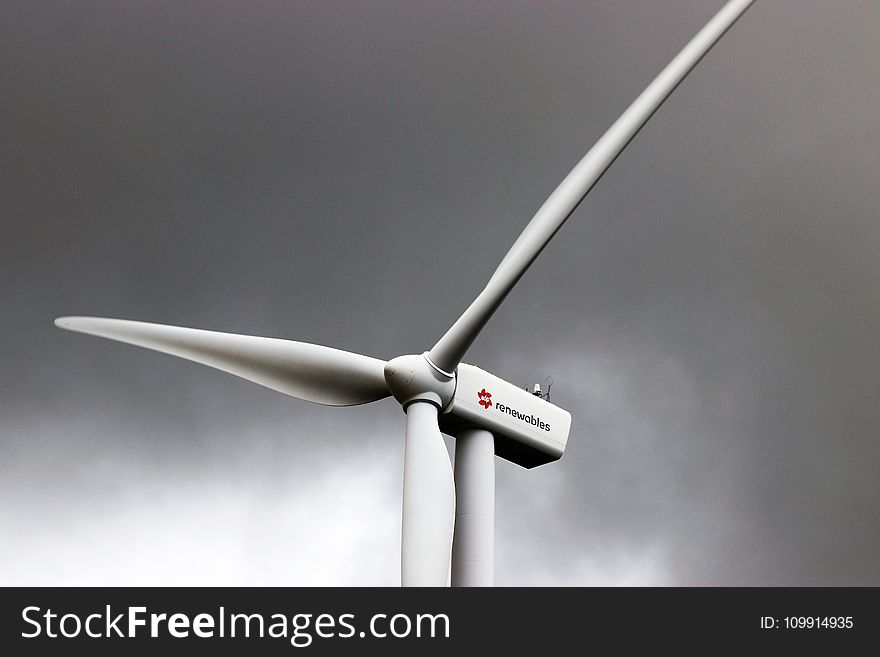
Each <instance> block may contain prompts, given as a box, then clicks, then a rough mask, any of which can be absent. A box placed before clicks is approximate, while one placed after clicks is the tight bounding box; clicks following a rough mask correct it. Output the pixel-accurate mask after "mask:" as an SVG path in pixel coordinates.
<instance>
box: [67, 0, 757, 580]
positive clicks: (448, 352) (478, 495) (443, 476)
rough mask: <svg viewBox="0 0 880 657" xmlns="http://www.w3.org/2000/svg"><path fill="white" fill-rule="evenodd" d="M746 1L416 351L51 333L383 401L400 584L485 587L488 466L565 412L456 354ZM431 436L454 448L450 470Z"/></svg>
mask: <svg viewBox="0 0 880 657" xmlns="http://www.w3.org/2000/svg"><path fill="white" fill-rule="evenodd" d="M752 2H754V0H730V1H729V2H728V3H727V4H726V5H724V7H723V8H722V9H721V10H720V11H719V12H718V13H717V14H716V15H715V16H714V17H713V18H712V19H711V20H710V21H709V22H708V23H707V24H706V25H705V26H704V27H703V28H702V29H701V30H700V31H699V32H698V33H697V35H696V36H695V37H694V38H693V39H692V40H691V41H690V42H689V43H688V44H687V45H686V46H685V47H684V49H683V50H682V51H681V52H679V53H678V55H676V57H675V58H674V59H673V60H672V61H671V62H670V63H669V64H668V65H667V66H666V68H664V69H663V71H661V73H660V74H659V75H658V76H657V77H656V78H655V79H654V80H653V82H651V84H650V85H648V87H647V88H646V89H645V90H644V91H643V92H642V93H641V94H640V95H639V96H638V98H636V99H635V101H634V102H633V103H632V104H631V105H630V106H629V107H628V108H627V110H626V111H625V112H624V113H623V114H622V115H621V116H620V118H618V119H617V121H615V123H614V124H613V125H612V126H611V127H610V128H609V129H608V130H607V131H606V132H605V134H604V135H602V137H601V138H600V139H599V141H598V142H596V144H595V145H594V146H593V148H592V149H590V151H589V152H588V153H587V154H586V155H585V156H584V157H583V159H581V161H580V162H578V164H577V165H576V166H575V167H574V169H572V171H571V172H570V173H569V174H568V175H567V176H566V177H565V179H564V180H563V181H562V182H561V183H560V184H559V186H558V187H557V188H556V190H555V191H554V192H553V193H552V194H551V195H550V197H549V198H548V199H547V200H546V201H545V202H544V204H543V205H542V206H541V208H540V209H539V210H538V212H537V213H536V214H535V216H534V217H533V218H532V220H531V221H530V222H529V223H528V225H527V226H526V227H525V230H523V232H522V233H521V234H520V236H519V238H517V240H516V242H515V243H514V244H513V246H512V247H511V248H510V250H509V251H508V253H507V255H505V256H504V258H503V260H502V261H501V263H500V264H499V265H498V267H497V269H496V270H495V272H494V273H493V274H492V277H491V278H490V279H489V281H488V283H486V285H485V287H484V288H483V290H482V291H481V292H480V293H479V294H478V295H477V297H476V299H474V301H473V302H472V303H471V305H470V306H469V307H468V308H467V309H466V310H465V311H464V313H463V314H462V315H461V316H460V317H459V318H458V319H457V320H456V321H455V323H454V324H453V325H452V326H451V327H450V328H449V330H448V331H446V333H445V334H444V335H443V336H442V337H441V338H440V339H439V340H438V341H437V342H436V344H434V346H433V347H431V348H430V349H429V350H428V351H426V352H424V353H423V354H419V355H415V354H409V355H404V356H398V357H396V358H392V359H391V360H389V361H387V362H386V361H382V360H378V359H376V358H371V357H369V356H363V355H360V354H355V353H351V352H348V351H341V350H338V349H332V348H330V347H324V346H320V345H315V344H307V343H304V342H292V341H289V340H281V339H276V338H263V337H255V336H248V335H233V334H229V333H218V332H215V331H204V330H199V329H192V328H182V327H176V326H165V325H161V324H150V323H145V322H134V321H128V320H121V319H105V318H97V317H60V318H58V319H56V320H55V324H56V325H57V326H58V327H60V328H64V329H68V330H71V331H78V332H80V333H88V334H91V335H96V336H100V337H104V338H110V339H112V340H118V341H120V342H126V343H129V344H133V345H137V346H140V347H146V348H148V349H153V350H155V351H160V352H163V353H166V354H171V355H173V356H179V357H181V358H186V359H188V360H192V361H195V362H197V363H201V364H203V365H208V366H210V367H215V368H217V369H220V370H223V371H225V372H229V373H230V374H235V375H237V376H240V377H242V378H245V379H248V380H250V381H253V382H255V383H259V384H261V385H263V386H266V387H268V388H272V389H274V390H278V391H280V392H283V393H286V394H288V395H291V396H293V397H297V398H299V399H303V400H306V401H311V402H316V403H319V404H326V405H328V406H351V405H357V404H366V403H369V402H373V401H377V400H379V399H383V398H385V397H388V396H393V397H394V398H395V399H396V400H397V401H398V402H399V403H400V405H401V406H402V407H403V410H404V412H405V414H406V442H405V457H404V476H403V513H402V532H401V580H402V584H403V585H404V586H445V585H446V584H447V583H448V582H449V577H450V573H449V570H450V556H451V563H452V576H451V580H452V584H453V585H454V586H491V585H492V581H493V559H494V557H493V552H494V506H495V463H494V457H495V456H499V457H501V458H504V459H507V460H509V461H512V462H513V463H516V464H518V465H521V466H523V467H526V468H532V467H535V466H538V465H542V464H544V463H549V462H551V461H555V460H557V459H559V458H560V457H561V456H562V454H563V452H564V451H565V447H566V444H567V441H568V434H569V429H570V426H571V416H570V414H569V413H568V412H567V411H565V410H563V409H561V408H559V407H557V406H555V405H553V404H551V403H550V402H549V400H545V399H543V398H541V397H539V396H536V395H534V394H532V393H529V392H528V391H527V390H523V389H521V388H519V387H518V386H515V385H513V384H511V383H508V382H507V381H504V380H503V379H500V378H499V377H497V376H495V375H493V374H490V373H489V372H485V371H483V370H481V369H480V368H478V367H475V366H473V365H468V364H466V363H463V362H462V358H464V355H465V353H466V352H467V350H468V348H469V347H470V346H471V344H472V343H473V342H474V340H475V339H476V338H477V336H478V335H479V333H480V331H481V330H482V329H483V327H484V326H485V325H486V323H487V322H488V321H489V318H490V317H491V316H492V314H493V313H494V312H495V310H496V309H497V308H498V307H499V306H500V305H501V303H502V301H504V299H505V298H506V297H507V295H508V294H509V293H510V291H511V290H512V289H513V287H514V285H516V283H517V281H519V279H520V277H521V276H522V275H523V274H524V273H525V271H526V269H528V267H529V265H531V263H532V262H533V261H534V260H535V258H537V257H538V255H539V254H540V253H541V251H542V250H543V248H544V247H545V246H546V245H547V243H548V242H549V241H550V239H551V238H552V237H553V235H555V234H556V231H557V230H559V228H560V227H561V226H562V224H563V223H564V222H565V220H566V219H568V217H569V216H570V215H571V214H572V213H573V212H574V210H575V208H577V206H578V205H579V204H580V202H581V201H582V200H583V199H584V197H585V196H586V195H587V194H588V193H589V191H590V189H592V187H593V185H594V184H595V183H596V181H598V180H599V178H600V177H601V176H602V174H603V173H605V171H606V170H607V169H608V167H609V166H611V163H612V162H614V160H615V159H616V158H617V156H618V155H619V154H620V152H621V151H622V150H623V149H624V148H625V147H626V145H627V144H628V143H629V142H630V140H631V139H632V138H633V137H634V136H635V134H636V133H637V132H638V131H639V129H640V128H641V127H642V126H643V125H644V124H645V122H647V120H648V119H649V118H650V117H651V116H652V115H653V113H654V112H655V111H656V110H657V108H658V107H659V106H660V105H661V104H662V103H663V101H664V100H666V98H667V97H668V96H669V94H670V93H672V91H673V90H674V89H675V87H676V86H678V84H679V83H680V82H681V81H682V80H683V79H684V77H685V76H686V75H687V74H688V73H689V72H690V71H691V69H692V68H693V67H694V66H696V64H697V63H698V62H699V61H700V59H701V58H702V57H703V56H704V55H705V54H706V53H707V52H708V51H709V49H710V48H711V47H712V46H713V45H714V44H715V42H716V41H717V40H718V39H719V38H721V36H722V35H723V34H724V33H725V32H726V31H727V30H728V29H729V28H730V27H731V26H732V25H733V23H734V22H735V21H736V20H737V19H738V18H739V17H740V15H742V13H743V12H744V11H745V10H746V9H748V7H749V6H750V5H751V4H752ZM441 431H443V432H444V433H447V434H449V435H452V436H455V438H456V450H455V472H454V474H453V469H452V466H451V464H450V459H449V454H448V453H447V451H446V446H445V444H444V442H443V437H442V435H441ZM456 503H457V504H456ZM453 538H454V540H453Z"/></svg>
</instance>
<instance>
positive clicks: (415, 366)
mask: <svg viewBox="0 0 880 657" xmlns="http://www.w3.org/2000/svg"><path fill="white" fill-rule="evenodd" d="M385 382H386V383H387V384H388V389H389V390H390V391H391V394H392V395H394V398H395V399H396V400H397V401H399V402H400V405H401V406H403V408H404V409H406V407H407V406H408V405H409V404H411V403H413V402H415V401H426V402H430V403H431V404H434V405H435V406H436V407H437V408H439V409H441V410H442V409H444V408H446V406H447V405H448V404H449V402H451V401H452V397H453V395H454V394H455V374H454V373H452V374H449V373H448V372H444V371H443V370H441V369H440V368H438V367H437V366H436V365H434V364H433V363H432V362H431V361H430V360H429V358H428V354H427V352H425V353H424V354H421V355H419V356H417V355H415V354H408V355H406V356H398V357H397V358H392V359H391V360H389V361H388V362H387V363H385Z"/></svg>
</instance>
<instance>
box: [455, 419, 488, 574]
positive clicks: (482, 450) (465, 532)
mask: <svg viewBox="0 0 880 657" xmlns="http://www.w3.org/2000/svg"><path fill="white" fill-rule="evenodd" d="M455 494H456V505H455V540H454V541H453V544H452V585H453V586H492V585H493V584H494V583H495V441H494V439H493V438H492V434H491V433H489V432H488V431H485V430H483V429H462V430H461V431H460V432H459V433H458V435H457V436H456V437H455Z"/></svg>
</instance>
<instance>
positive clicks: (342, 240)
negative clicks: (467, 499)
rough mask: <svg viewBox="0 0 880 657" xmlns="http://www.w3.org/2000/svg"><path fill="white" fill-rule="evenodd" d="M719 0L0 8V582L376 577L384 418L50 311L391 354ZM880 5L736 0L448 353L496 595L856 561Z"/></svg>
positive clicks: (391, 504) (491, 262)
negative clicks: (565, 430)
mask: <svg viewBox="0 0 880 657" xmlns="http://www.w3.org/2000/svg"><path fill="white" fill-rule="evenodd" d="M721 4H722V2H721V1H720V0H717V1H714V0H713V1H712V2H708V1H706V0H674V1H673V0H665V1H663V2H659V1H650V2H649V1H648V0H625V1H621V0H615V1H614V2H611V1H603V2H536V1H533V2H505V3H488V2H481V3H473V2H436V1H431V2H427V1H424V2H412V1H410V0H407V1H406V2H384V1H383V2H379V1H375V2H368V3H361V2H339V1H336V0H334V1H332V2H330V1H322V2H309V3H303V2H280V1H279V2H256V3H255V2H187V3H179V2H124V3H120V2H84V1H83V2H76V3H67V2H49V3H34V2H27V1H23V2H17V1H12V2H10V1H6V2H4V3H3V6H2V9H0V89H2V90H3V91H2V94H3V101H2V103H0V125H2V130H0V166H2V171H0V173H2V175H0V212H2V214H0V309H2V312H0V336H2V338H0V371H2V372H3V373H4V375H5V376H2V377H0V450H2V451H0V583H4V584H121V585H131V584H258V585H271V584H284V585H298V584H380V585H392V584H395V583H396V582H397V581H398V577H399V575H398V572H399V570H398V559H399V548H398V541H399V514H400V511H399V504H400V490H401V485H402V463H403V416H402V414H401V413H400V410H399V407H398V406H397V405H396V404H395V403H394V402H393V401H391V400H386V401H384V402H380V403H377V404H373V405H370V406H365V407H355V408H348V409H332V408H326V407H322V406H317V405H312V404H309V403H305V402H300V401H297V400H293V399H290V398H288V397H284V396H283V395H280V394H278V393H275V392H272V391H268V390H266V389H263V388H260V387H258V386H256V385H253V384H250V383H247V382H243V381H241V380H239V379H236V378H233V377H229V376H227V375H224V374H222V373H219V372H215V371H212V370H209V369H207V368H203V367H200V366H197V365H193V364H191V363H187V362H185V361H178V360H176V359H173V358H171V357H168V356H162V355H157V354H153V353H150V352H147V351H143V350H138V349H135V348H133V347H128V346H124V345H119V344H116V343H111V342H107V341H102V340H98V339H95V338H89V337H85V336H80V335H75V334H71V333H67V332H62V331H59V330H57V329H55V328H53V327H52V324H51V320H52V318H53V317H55V316H57V315H63V314H94V315H104V316H111V317H124V318H130V319H142V320H151V321H157V322H165V323H171V324H179V325H184V326H195V327H201V328H213V329H217V330H224V331H233V332H242V333H250V334H256V335H268V336H275V337H286V338H292V339H297V340H303V341H309V342H317V343H321V344H327V345H331V346H336V347H340V348H343V349H348V350H351V351H358V352H361V353H365V354H370V355H374V356H377V357H382V358H389V357H392V356H395V355H397V354H400V353H407V352H417V353H418V352H421V351H423V350H424V349H425V348H427V347H429V346H430V345H431V344H433V342H434V341H435V340H436V338H438V337H439V336H440V335H441V334H442V333H443V331H445V329H446V328H447V327H448V326H449V324H451V322H452V321H453V320H454V319H455V317H456V316H457V315H458V314H459V313H460V312H461V311H462V310H463V309H464V308H465V306H466V305H467V304H468V303H469V301H470V300H471V299H472V298H473V296H474V295H475V294H476V292H477V291H478V290H479V288H480V287H481V286H482V284H483V283H484V282H485V281H486V280H487V278H488V277H489V275H490V274H491V272H492V271H493V269H494V267H495V265H496V264H497V262H498V261H499V260H500V259H501V257H502V256H503V255H504V253H505V251H506V250H507V248H508V247H509V246H510V244H511V243H512V241H513V240H514V239H515V237H516V235H517V234H518V232H519V231H520V230H521V228H522V227H523V226H524V225H525V223H526V222H527V221H528V219H529V218H530V217H531V215H532V213H533V212H534V211H535V210H536V209H537V208H538V207H539V206H540V204H541V203H542V202H543V200H544V199H545V198H546V196H547V195H548V194H549V193H550V192H551V191H552V189H553V187H554V186H555V185H556V184H557V182H558V181H559V180H560V179H561V178H562V177H563V176H564V175H565V174H566V173H567V171H568V169H569V168H570V167H571V166H572V165H573V164H574V163H575V162H576V161H577V160H578V159H579V158H580V157H581V155H582V154H583V153H584V152H585V151H586V150H587V149H588V148H589V147H590V146H591V145H592V143H593V142H594V141H595V140H596V139H597V138H598V137H599V136H600V135H601V133H602V132H603V131H604V130H605V128H607V127H608V126H609V125H610V123H611V122H612V121H613V120H614V119H615V118H616V117H617V115H618V114H619V113H620V112H621V111H622V110H623V109H624V108H625V107H626V105H627V104H628V103H629V102H630V101H631V100H632V99H633V98H634V97H635V96H636V94H637V93H638V92H639V91H641V89H642V88H643V86H644V85H646V84H647V83H648V82H649V81H650V79H651V78H652V77H653V76H654V74H656V73H657V72H658V71H659V70H660V68H661V67H662V66H663V65H665V63H666V62H667V61H668V60H669V59H670V58H671V57H672V56H673V55H674V54H675V53H676V52H677V51H678V49H679V48H680V47H681V46H682V45H683V44H684V43H685V42H686V41H687V40H688V39H689V38H690V37H691V36H692V35H693V34H694V33H695V32H696V30H697V29H699V27H700V26H701V25H702V24H703V23H704V22H705V21H706V20H707V19H708V18H709V17H710V16H711V14H712V13H713V12H714V11H715V10H716V9H717V8H718V7H720V6H721ZM878 31H880V3H877V2H874V1H873V0H865V1H857V0H847V1H845V2H835V3H829V2H823V1H820V0H812V1H805V0H788V1H785V0H778V1H769V0H764V1H761V0H759V2H758V3H757V4H756V6H755V7H753V8H752V9H751V10H750V11H749V12H747V14H746V15H745V17H744V18H743V20H742V21H741V22H740V23H739V24H738V25H737V26H735V27H734V28H733V29H732V30H731V31H730V32H729V33H728V34H727V36H725V38H724V39H723V40H722V41H721V42H720V43H719V44H718V46H717V47H716V48H715V49H714V50H713V51H712V52H711V53H710V54H709V56H708V57H707V58H706V59H705V60H704V61H703V63H702V64H701V65H700V66H699V67H698V68H697V69H696V70H695V72H694V74H693V75H692V76H691V77H690V78H688V79H687V80H686V81H685V83H684V84H683V85H682V86H681V87H680V88H679V89H678V90H677V91H676V92H675V94H674V95H673V96H672V98H671V99H670V100H669V101H668V102H667V104H666V105H665V106H664V107H663V108H662V109H661V110H660V111H659V112H658V113H657V115H656V116H655V117H654V118H653V119H652V121H651V122H650V123H649V124H648V126H647V127H646V128H645V129H644V130H643V131H642V133H641V134H639V136H638V137H637V138H636V139H635V141H634V142H633V143H632V144H631V145H630V147H629V148H628V149H627V151H626V152H625V153H624V155H623V156H622V157H621V158H620V159H619V160H618V161H617V162H616V163H615V165H614V166H613V167H612V168H611V170H610V171H609V173H608V174H607V175H606V176H605V177H604V178H603V179H602V180H601V181H600V183H599V184H598V185H597V187H596V188H595V190H594V191H593V193H592V194H591V195H590V197H589V198H588V200H587V201H586V202H584V203H583V204H582V206H581V207H580V208H579V209H578V211H577V212H576V213H575V215H574V216H573V217H572V219H571V220H570V221H569V223H568V224H567V225H566V226H565V227H564V228H563V230H562V231H561V232H560V233H559V235H558V236H557V238H556V240H555V241H554V242H552V243H551V245H550V246H549V247H548V248H547V249H546V250H545V252H544V254H543V255H542V256H541V257H540V258H539V260H538V261H537V262H536V263H535V265H534V266H533V267H532V269H531V270H530V271H529V272H528V274H527V275H526V277H525V278H524V279H523V280H522V281H521V283H520V285H519V286H518V287H517V288H516V290H515V291H514V292H513V293H512V294H511V296H510V297H509V298H508V300H507V302H506V303H505V305H504V306H503V307H502V308H501V309H500V311H499V312H498V313H497V315H496V316H495V318H494V319H493V320H492V322H491V323H490V324H489V326H488V327H487V329H486V330H485V331H484V333H483V335H482V336H481V338H480V339H479V340H478V341H477V343H476V344H475V345H474V347H473V349H472V350H471V351H470V353H469V354H468V360H469V361H470V362H474V363H477V364H479V365H481V366H483V367H485V368H487V369H490V370H492V371H494V372H495V373H497V374H498V375H500V376H502V377H504V378H506V379H508V380H510V381H513V382H516V383H523V384H524V383H527V382H530V381H536V380H543V379H544V377H545V376H548V375H552V376H553V377H554V378H555V385H554V387H553V393H554V401H555V402H556V403H558V404H560V405H561V406H563V407H565V408H567V409H569V410H570V411H571V412H572V415H573V427H572V433H571V437H570V439H569V447H568V451H567V452H566V454H565V456H564V457H563V459H562V460H561V461H560V462H558V463H555V464H552V465H549V466H545V467H542V468H539V469H537V470H532V471H526V470H522V469H520V468H518V467H516V466H513V465H511V464H509V463H506V462H501V461H499V462H498V475H497V483H498V510H497V515H498V517H497V560H496V579H497V582H498V583H499V584H504V585H517V584H523V585H537V584H550V585H557V584H558V585H564V584H580V585H594V584H666V585H686V584H687V585H707V584H721V585H757V584H766V585H782V584H795V585H807V584H812V585H830V584H874V585H880V403H878V402H880V257H878V253H880V222H878V209H880V191H878V190H880V175H878V171H880V84H878V73H880V65H878V62H880V40H878V39H877V33H878Z"/></svg>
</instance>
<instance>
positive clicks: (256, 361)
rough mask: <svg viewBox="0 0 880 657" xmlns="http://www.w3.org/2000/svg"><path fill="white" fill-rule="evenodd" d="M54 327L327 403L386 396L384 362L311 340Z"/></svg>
mask: <svg viewBox="0 0 880 657" xmlns="http://www.w3.org/2000/svg"><path fill="white" fill-rule="evenodd" d="M55 325H56V326H58V327H59V328H63V329H67V330H69V331H78V332H80V333H88V334H89V335H97V336H99V337H102V338H109V339H111V340H118V341H120V342H126V343H128V344H133V345H136V346H138V347H146V348H147V349H153V350H155V351H161V352H162V353H165V354H170V355H172V356H179V357H180V358H186V359H187V360H192V361H195V362H196V363H201V364H202V365H207V366H209V367H214V368H216V369H218V370H223V371H224V372H228V373H229V374H234V375H236V376H240V377H242V378H243V379H247V380H248V381H253V382H254V383H259V384H260V385H263V386H266V387H267V388H272V389H273V390H277V391H279V392H283V393H284V394H287V395H291V396H292V397H297V398H299V399H305V400H306V401H311V402H317V403H319V404H326V405H328V406H353V405H355V404H365V403H367V402H371V401H376V400H377V399H382V398H383V397H387V396H388V395H389V394H390V393H389V392H388V388H387V386H386V384H385V375H384V369H383V368H384V366H385V362H384V361H381V360H378V359H376V358H370V357H369V356H361V355H360V354H353V353H351V352H348V351H340V350H339V349H331V348H330V347H322V346H320V345H316V344H308V343H305V342H292V341H290V340H279V339H277V338H259V337H255V336H251V335H235V334H232V333H218V332H217V331H203V330H200V329H192V328H182V327H180V326H166V325H164V324H150V323H147V322H133V321H129V320H125V319H106V318H101V317H59V318H58V319H56V320H55Z"/></svg>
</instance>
